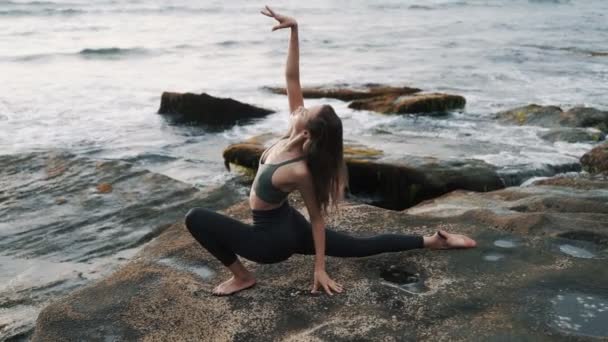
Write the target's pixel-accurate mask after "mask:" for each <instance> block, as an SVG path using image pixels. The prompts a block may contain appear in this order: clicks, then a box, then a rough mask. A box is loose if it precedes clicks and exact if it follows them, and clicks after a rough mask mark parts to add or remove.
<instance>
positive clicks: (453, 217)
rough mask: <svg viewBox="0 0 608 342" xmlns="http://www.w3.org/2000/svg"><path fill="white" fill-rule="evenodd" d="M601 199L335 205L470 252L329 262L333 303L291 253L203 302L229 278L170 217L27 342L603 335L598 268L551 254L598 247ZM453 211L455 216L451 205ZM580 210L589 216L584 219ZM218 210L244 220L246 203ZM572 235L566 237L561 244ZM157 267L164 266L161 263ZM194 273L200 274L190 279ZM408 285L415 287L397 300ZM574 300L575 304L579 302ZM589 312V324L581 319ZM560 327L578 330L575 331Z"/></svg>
mask: <svg viewBox="0 0 608 342" xmlns="http://www.w3.org/2000/svg"><path fill="white" fill-rule="evenodd" d="M550 198H553V200H549V199H550ZM290 201H291V202H292V204H293V205H294V206H296V208H298V209H299V210H303V208H304V206H303V203H302V200H301V199H300V198H298V197H297V196H295V195H290ZM579 201H582V202H579ZM606 202H608V193H606V192H605V191H604V192H598V191H592V192H589V191H580V190H578V189H571V188H569V187H567V186H531V187H527V188H520V187H517V188H508V189H504V190H499V191H495V192H489V193H483V194H480V193H474V192H465V191H458V192H455V193H452V194H449V195H446V196H444V197H442V198H438V199H435V200H433V201H428V202H425V203H424V204H422V205H421V206H419V207H414V208H412V209H410V210H408V211H404V212H395V211H389V210H383V209H380V208H377V207H372V206H368V205H362V204H353V203H343V204H342V205H341V212H342V215H336V216H333V217H331V218H329V219H328V225H330V226H332V227H334V229H339V230H342V231H346V232H349V233H352V234H370V233H378V232H392V233H396V232H400V233H414V234H431V233H433V232H434V231H435V230H437V229H440V228H441V229H448V230H451V231H458V232H462V233H464V234H467V235H470V236H472V237H473V238H475V239H476V240H477V242H478V247H477V248H474V249H468V250H454V251H440V252H435V251H428V250H412V251H408V252H401V253H386V254H381V255H377V256H371V257H365V258H332V257H328V259H327V260H328V265H327V267H328V272H329V273H330V274H331V275H332V276H333V277H335V278H336V279H339V280H340V282H341V283H343V284H344V285H345V291H344V292H343V293H342V294H340V295H335V296H333V297H329V296H326V295H320V296H315V295H311V294H310V293H309V290H310V284H311V281H312V273H311V267H312V263H313V258H312V256H302V255H294V256H292V257H291V258H290V259H289V260H287V261H285V262H282V263H278V264H270V265H262V264H255V263H251V262H248V261H245V265H246V266H247V267H249V268H250V269H251V270H253V271H254V272H255V273H256V275H257V277H258V285H257V286H256V287H255V288H253V289H251V290H247V291H244V292H241V293H239V294H236V295H234V296H230V297H215V296H212V294H211V291H212V289H213V287H214V286H215V285H216V284H217V283H218V282H220V281H221V280H223V279H224V278H227V277H228V276H229V272H227V271H226V269H225V268H224V267H223V266H222V265H221V263H220V262H219V261H217V260H216V259H215V258H213V257H212V256H211V255H210V254H209V253H207V252H206V251H205V250H204V249H203V248H202V247H201V246H200V245H198V243H197V242H196V241H195V240H194V239H193V238H192V237H191V236H190V234H189V232H188V231H187V229H186V228H185V227H184V226H183V222H181V221H180V222H177V223H176V224H174V225H173V226H171V227H170V228H169V229H167V230H166V231H164V232H163V233H162V234H161V235H160V236H159V237H158V238H157V239H155V240H154V241H152V242H150V243H149V244H148V245H147V246H146V247H145V248H144V249H143V250H142V251H141V252H140V253H139V254H138V256H137V257H136V258H134V259H133V260H132V261H130V262H129V263H128V264H127V265H126V266H125V267H123V268H122V269H120V270H119V271H117V272H116V273H114V274H113V275H111V276H110V277H108V278H106V279H103V280H101V281H99V282H97V283H95V284H92V285H90V286H88V287H86V288H83V289H80V290H77V291H74V292H72V293H70V294H69V295H68V296H66V297H63V298H60V299H58V300H56V301H55V302H54V303H52V304H51V305H49V306H47V307H46V308H45V309H44V310H43V311H42V312H41V314H40V316H39V318H38V321H37V325H36V331H35V335H34V338H33V340H34V341H60V340H62V341H63V340H72V339H104V338H105V339H108V338H111V339H118V340H125V339H139V340H168V339H182V340H201V341H218V340H226V341H229V340H233V341H234V340H247V341H268V340H273V341H274V340H281V341H326V340H335V341H352V340H383V341H399V340H418V341H469V340H471V337H472V336H474V337H475V339H478V340H505V339H517V340H529V341H549V340H550V341H573V340H575V341H588V340H591V339H592V338H606V337H608V332H607V331H606V329H604V328H603V326H602V325H601V324H598V323H600V322H601V320H598V319H597V317H599V318H602V317H605V316H604V315H605V314H604V309H605V308H606V305H607V303H606V298H608V296H607V293H606V288H605V284H606V283H608V272H606V271H605V270H606V259H602V258H598V257H600V256H599V255H598V257H595V258H591V259H588V258H579V257H574V256H571V255H568V254H566V253H562V252H560V251H559V249H556V248H555V241H556V240H555V239H557V238H559V239H564V238H568V239H570V241H572V243H576V238H577V237H580V236H585V232H586V233H587V234H588V235H590V236H595V238H594V241H596V242H597V243H602V242H600V237H606V234H607V233H606V227H607V226H608V207H607V206H606V204H605V203H606ZM460 203H462V204H463V205H465V206H467V208H463V211H460V212H457V211H454V210H452V206H454V205H457V206H458V205H460ZM557 204H559V205H557ZM460 206H462V205H460ZM583 206H585V207H587V208H588V210H589V211H588V212H585V213H582V212H581V211H580V208H581V207H583ZM419 209H423V210H419ZM224 214H226V215H230V216H231V217H235V218H237V219H240V220H244V221H245V222H251V218H250V212H249V207H248V206H247V203H246V202H243V203H240V204H238V205H235V206H233V207H231V208H228V209H227V210H225V211H224ZM531 216H535V217H537V218H541V219H530V217H531ZM568 217H570V219H569V220H568V219H566V218H568ZM591 218H593V219H591ZM509 222H510V223H511V224H510V223H509ZM589 223H593V224H591V225H589ZM575 227H576V229H574V228H575ZM573 230H576V231H577V233H576V234H575V235H572V234H570V235H568V232H571V231H573ZM498 240H508V241H517V246H515V247H513V248H501V247H499V246H496V245H495V244H494V242H495V241H498ZM607 241H608V240H607ZM559 243H561V240H560V241H559ZM604 247H606V246H604ZM168 258H169V259H170V260H171V262H165V261H164V260H167V259H168ZM199 266H204V267H205V268H206V269H209V270H210V271H205V273H204V274H203V276H201V275H200V274H198V273H197V272H198V270H197V269H198V268H199ZM191 268H192V269H191ZM304 270H307V271H304ZM408 284H419V285H417V286H415V287H413V288H414V290H415V291H409V287H407V286H408ZM404 289H405V290H404ZM579 297H580V298H582V301H583V304H587V305H583V304H580V305H579V304H577V302H578V301H579V300H578V299H577V298H579ZM593 305H595V309H594V310H595V311H593V312H592V313H594V314H596V316H595V317H596V318H594V317H592V316H590V315H589V314H588V313H589V312H590V310H589V308H593ZM600 309H601V310H602V311H599V310H600ZM596 311H597V312H596ZM598 314H599V316H597V315H598ZM568 322H582V323H581V324H579V325H580V326H579V327H578V328H576V327H575V326H571V325H568V324H567V323H568ZM463 327H467V329H463Z"/></svg>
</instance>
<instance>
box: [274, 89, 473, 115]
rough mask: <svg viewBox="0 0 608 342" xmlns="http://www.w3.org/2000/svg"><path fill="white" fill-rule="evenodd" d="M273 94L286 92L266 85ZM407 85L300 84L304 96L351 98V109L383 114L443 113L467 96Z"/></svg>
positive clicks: (349, 99) (348, 99) (457, 104)
mask: <svg viewBox="0 0 608 342" xmlns="http://www.w3.org/2000/svg"><path fill="white" fill-rule="evenodd" d="M265 89H267V90H269V91H271V92H273V93H275V94H283V95H285V94H287V93H286V91H285V88H276V87H266V88H265ZM420 91H421V90H420V89H418V88H410V87H394V86H388V85H383V84H374V83H369V84H365V85H363V86H360V87H357V86H348V85H336V86H321V87H310V88H303V89H302V94H303V96H304V98H335V99H339V100H343V101H353V102H351V103H350V104H349V105H348V107H349V108H352V109H361V110H371V111H376V112H380V113H385V114H389V113H390V114H422V113H427V114H429V113H444V112H446V111H450V110H455V109H460V108H463V107H464V105H465V103H466V100H465V98H464V97H462V96H459V95H449V94H439V93H424V94H419V92H420Z"/></svg>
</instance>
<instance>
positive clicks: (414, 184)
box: [223, 136, 504, 210]
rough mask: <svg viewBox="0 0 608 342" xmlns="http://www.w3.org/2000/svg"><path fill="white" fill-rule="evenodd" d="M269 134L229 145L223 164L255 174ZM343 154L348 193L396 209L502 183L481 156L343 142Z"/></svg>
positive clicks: (482, 189)
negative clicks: (401, 153)
mask: <svg viewBox="0 0 608 342" xmlns="http://www.w3.org/2000/svg"><path fill="white" fill-rule="evenodd" d="M270 138H271V136H263V137H256V138H252V139H250V140H249V141H246V142H244V143H241V144H234V145H230V146H228V147H227V148H226V149H225V150H224V153H223V156H224V162H225V164H226V167H228V168H229V166H230V164H234V165H238V166H241V167H245V168H247V169H250V171H253V172H255V170H257V167H258V163H259V158H260V156H261V155H262V152H263V151H264V148H265V147H264V144H265V143H266V142H267V141H268V139H270ZM344 158H345V161H346V165H347V167H348V173H349V190H350V192H351V193H352V194H354V195H358V196H363V197H367V198H370V199H371V203H372V204H374V205H378V206H380V207H383V208H389V209H396V210H401V209H404V208H408V207H411V206H413V205H415V204H417V203H419V202H421V201H424V200H426V199H430V198H434V197H437V196H440V195H442V194H445V193H448V192H450V191H452V190H456V189H466V190H473V191H491V190H496V189H501V188H503V187H504V183H503V181H502V180H501V178H500V177H499V176H498V174H497V172H496V169H495V167H493V166H491V165H489V164H487V163H485V162H483V161H480V160H472V159H471V160H462V161H454V160H437V159H435V158H420V157H413V156H407V157H399V158H398V159H395V158H391V157H388V156H384V155H383V154H382V152H381V151H379V150H376V149H370V148H367V147H364V146H350V145H346V146H345V149H344ZM254 175H255V174H253V176H254ZM251 178H253V177H251Z"/></svg>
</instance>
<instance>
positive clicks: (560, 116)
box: [496, 104, 608, 133]
mask: <svg viewBox="0 0 608 342" xmlns="http://www.w3.org/2000/svg"><path fill="white" fill-rule="evenodd" d="M496 118H497V119H499V120H501V121H504V122H509V123H514V124H518V125H533V126H542V127H583V128H585V127H592V128H596V129H599V130H600V131H602V132H604V133H606V132H608V111H601V110H598V109H595V108H591V107H574V108H571V109H570V110H568V111H563V110H562V109H561V108H560V107H557V106H539V105H536V104H531V105H527V106H523V107H518V108H514V109H510V110H507V111H503V112H499V113H497V114H496Z"/></svg>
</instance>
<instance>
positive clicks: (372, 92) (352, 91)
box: [264, 83, 420, 101]
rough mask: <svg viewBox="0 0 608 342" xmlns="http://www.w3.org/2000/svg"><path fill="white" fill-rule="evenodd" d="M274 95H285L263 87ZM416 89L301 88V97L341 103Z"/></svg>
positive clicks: (376, 86) (369, 86)
mask: <svg viewBox="0 0 608 342" xmlns="http://www.w3.org/2000/svg"><path fill="white" fill-rule="evenodd" d="M264 89H266V90H269V91H271V92H273V93H275V94H282V95H287V91H286V90H285V88H283V87H264ZM419 91H420V89H418V88H410V87H394V86H389V85H384V84H377V83H368V84H364V85H363V86H348V85H345V84H340V85H335V86H319V87H304V88H302V96H304V98H306V99H319V98H332V99H338V100H342V101H352V100H360V99H367V98H370V97H376V96H385V95H397V96H400V95H409V94H414V93H417V92H419Z"/></svg>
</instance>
